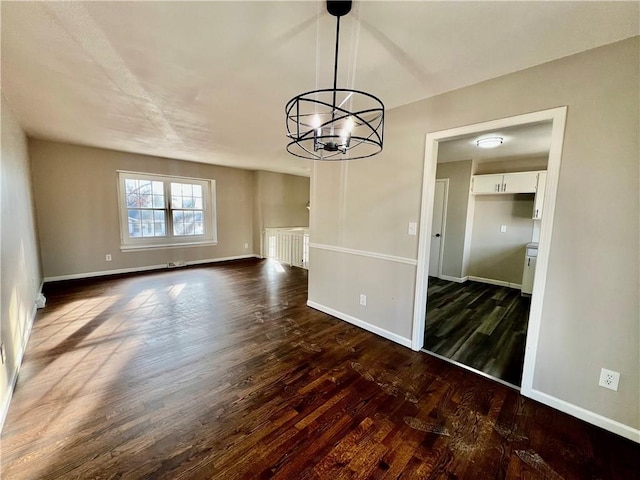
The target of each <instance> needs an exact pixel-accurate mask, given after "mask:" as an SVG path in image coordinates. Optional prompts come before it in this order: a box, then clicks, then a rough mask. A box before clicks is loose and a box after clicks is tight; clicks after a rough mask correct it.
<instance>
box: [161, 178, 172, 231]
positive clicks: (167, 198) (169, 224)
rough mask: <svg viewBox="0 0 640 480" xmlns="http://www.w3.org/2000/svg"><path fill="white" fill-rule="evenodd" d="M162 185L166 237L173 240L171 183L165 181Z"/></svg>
mask: <svg viewBox="0 0 640 480" xmlns="http://www.w3.org/2000/svg"><path fill="white" fill-rule="evenodd" d="M163 184H164V198H165V210H164V215H165V218H166V219H167V237H170V238H173V214H172V213H171V212H172V211H173V208H172V207H173V204H172V201H171V181H170V180H165V181H163Z"/></svg>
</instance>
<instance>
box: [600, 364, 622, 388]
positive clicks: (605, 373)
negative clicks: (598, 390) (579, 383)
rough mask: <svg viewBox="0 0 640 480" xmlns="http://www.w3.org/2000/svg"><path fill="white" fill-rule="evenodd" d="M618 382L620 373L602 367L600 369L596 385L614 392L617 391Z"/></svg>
mask: <svg viewBox="0 0 640 480" xmlns="http://www.w3.org/2000/svg"><path fill="white" fill-rule="evenodd" d="M619 383H620V373H619V372H614V371H613V370H607V369H606V368H603V369H602V370H600V381H599V382H598V385H599V386H601V387H604V388H608V389H609V390H613V391H614V392H617V391H618V384H619Z"/></svg>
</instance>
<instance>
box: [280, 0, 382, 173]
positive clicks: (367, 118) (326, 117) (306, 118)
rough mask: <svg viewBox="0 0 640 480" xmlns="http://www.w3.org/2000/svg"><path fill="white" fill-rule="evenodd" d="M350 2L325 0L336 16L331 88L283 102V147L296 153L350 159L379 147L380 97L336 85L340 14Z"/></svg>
mask: <svg viewBox="0 0 640 480" xmlns="http://www.w3.org/2000/svg"><path fill="white" fill-rule="evenodd" d="M351 3H352V2H351V1H336V0H327V11H328V12H329V13H330V14H331V15H333V16H334V17H336V53H335V62H334V67H333V88H325V89H322V90H312V91H310V92H306V93H302V94H300V95H298V96H296V97H293V98H292V99H291V100H289V101H288V102H287V105H286V106H285V113H286V123H287V136H288V137H289V138H290V139H291V140H292V141H291V142H290V143H289V144H288V145H287V151H288V152H289V153H291V154H292V155H295V156H296V157H301V158H308V159H310V160H354V159H356V158H366V157H371V156H373V155H376V154H377V153H380V152H381V151H382V143H383V133H384V104H383V103H382V101H380V99H378V98H377V97H375V96H373V95H371V94H370V93H366V92H361V91H359V90H351V89H346V88H337V81H338V41H339V38H340V17H342V16H344V15H346V14H347V13H349V12H350V11H351ZM356 147H358V150H357V151H356V152H353V154H352V153H351V150H352V149H355V148H356ZM347 152H349V154H348V155H347Z"/></svg>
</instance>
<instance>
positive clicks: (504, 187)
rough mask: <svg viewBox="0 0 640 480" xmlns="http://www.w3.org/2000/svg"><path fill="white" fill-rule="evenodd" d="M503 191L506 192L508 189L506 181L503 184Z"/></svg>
mask: <svg viewBox="0 0 640 480" xmlns="http://www.w3.org/2000/svg"><path fill="white" fill-rule="evenodd" d="M502 191H503V192H506V191H507V184H506V183H503V184H502Z"/></svg>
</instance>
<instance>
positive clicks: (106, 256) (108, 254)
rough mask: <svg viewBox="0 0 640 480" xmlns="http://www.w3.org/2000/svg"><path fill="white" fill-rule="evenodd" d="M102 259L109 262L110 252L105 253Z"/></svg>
mask: <svg viewBox="0 0 640 480" xmlns="http://www.w3.org/2000/svg"><path fill="white" fill-rule="evenodd" d="M104 259H105V260H106V261H107V262H110V261H111V254H110V253H107V254H106V255H105V256H104Z"/></svg>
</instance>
